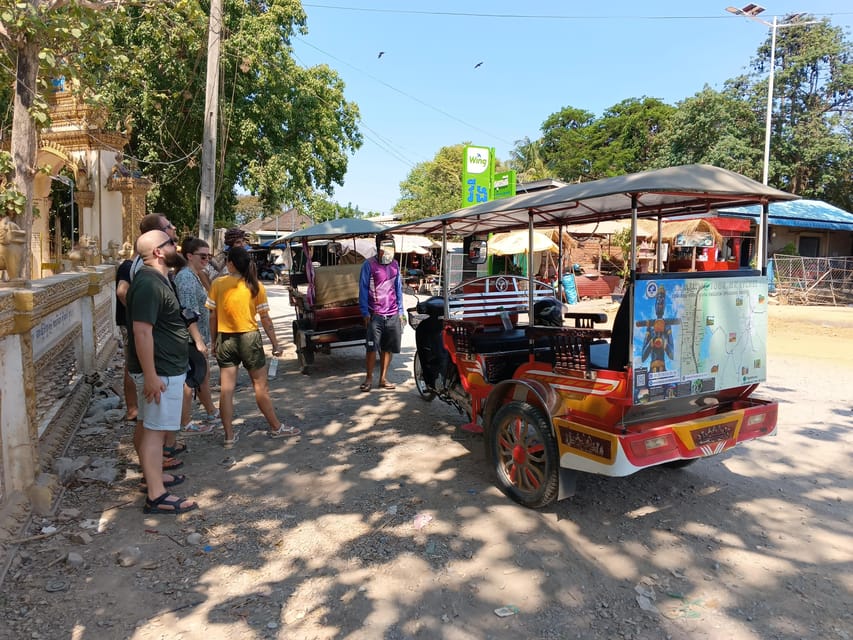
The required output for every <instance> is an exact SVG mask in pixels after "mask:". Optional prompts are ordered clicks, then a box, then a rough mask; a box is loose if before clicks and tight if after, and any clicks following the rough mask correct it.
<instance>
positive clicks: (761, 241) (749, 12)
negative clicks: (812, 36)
mask: <svg viewBox="0 0 853 640" xmlns="http://www.w3.org/2000/svg"><path fill="white" fill-rule="evenodd" d="M726 11H728V12H729V13H733V14H734V15H736V16H743V17H744V18H749V19H750V20H755V22H760V23H761V24H763V25H764V26H765V27H770V74H769V76H768V78H767V115H766V117H765V122H764V168H763V172H762V174H763V175H762V182H763V183H764V184H765V185H767V184H768V181H769V179H770V131H771V129H772V128H773V83H774V78H775V73H776V30H777V29H783V28H785V27H794V26H804V25H807V24H817V21H816V20H810V21H808V22H803V21H801V20H800V18H801V17H802V16H803V14H802V13H795V14H792V15H790V16H788V21H787V22H781V23H780V22H778V20H777V19H776V16H773V22H767V21H766V20H762V19H761V18H759V17H758V15H759V14H761V13H763V12H764V7H762V6H760V5H757V4H748V5H746V6H744V7H742V8H740V9H737V8H735V7H726ZM762 209H763V211H762V216H761V233H759V234H758V241H757V243H756V247H755V255H756V256H757V257H758V264H759V265H764V264H766V263H767V260H766V256H765V252H766V250H767V226H768V224H767V215H766V214H767V209H766V207H763V208H762Z"/></svg>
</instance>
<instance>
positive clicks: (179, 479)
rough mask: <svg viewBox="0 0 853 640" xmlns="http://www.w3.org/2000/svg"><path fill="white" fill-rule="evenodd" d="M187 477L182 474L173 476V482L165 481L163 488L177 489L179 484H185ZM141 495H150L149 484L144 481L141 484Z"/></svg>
mask: <svg viewBox="0 0 853 640" xmlns="http://www.w3.org/2000/svg"><path fill="white" fill-rule="evenodd" d="M186 479H187V477H186V476H185V475H184V474H182V473H175V474H173V475H172V479H171V480H163V486H164V487H166V488H167V489H168V488H169V487H177V486H178V485H179V484H183V482H184V480H186ZM139 493H148V484H147V483H146V482H145V480H143V481H142V482H140V483H139Z"/></svg>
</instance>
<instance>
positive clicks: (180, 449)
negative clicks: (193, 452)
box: [163, 442, 187, 458]
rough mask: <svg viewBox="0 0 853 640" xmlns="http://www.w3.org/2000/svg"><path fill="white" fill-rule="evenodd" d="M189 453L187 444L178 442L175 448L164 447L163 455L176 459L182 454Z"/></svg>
mask: <svg viewBox="0 0 853 640" xmlns="http://www.w3.org/2000/svg"><path fill="white" fill-rule="evenodd" d="M186 452H187V443H186V442H176V443H175V446H174V447H163V455H164V456H167V457H169V458H174V457H175V456H179V455H181V454H182V453H186Z"/></svg>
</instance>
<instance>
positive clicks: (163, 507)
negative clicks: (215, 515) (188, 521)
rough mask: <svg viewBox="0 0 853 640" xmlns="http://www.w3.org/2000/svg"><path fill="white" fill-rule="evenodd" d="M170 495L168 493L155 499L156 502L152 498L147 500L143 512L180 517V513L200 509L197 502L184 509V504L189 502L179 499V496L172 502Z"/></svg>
mask: <svg viewBox="0 0 853 640" xmlns="http://www.w3.org/2000/svg"><path fill="white" fill-rule="evenodd" d="M170 495H171V494H170V493H169V492H168V491H167V492H166V493H164V494H163V495H162V496H160V497H159V498H155V499H154V500H152V499H151V498H145V506H144V507H142V512H143V513H160V514H164V515H178V514H179V513H186V512H187V511H194V510H196V509H198V503H197V502H192V503H190V505H189V506H188V507H182V506H181V505H182V504H184V503H185V502H189V501H188V500H187V499H186V498H178V497H177V496H176V497H174V498H172V499H171V500H170V499H169V496H170Z"/></svg>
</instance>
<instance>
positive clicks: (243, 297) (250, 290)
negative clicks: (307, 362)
mask: <svg viewBox="0 0 853 640" xmlns="http://www.w3.org/2000/svg"><path fill="white" fill-rule="evenodd" d="M225 267H226V268H227V269H228V275H227V276H222V277H219V278H217V279H216V280H214V281H213V283H212V284H211V285H210V292H209V293H208V297H207V302H206V305H207V308H208V309H210V331H211V333H212V335H213V340H214V348H215V350H216V362H217V363H218V364H219V411H220V413H221V415H222V427H223V428H224V429H225V442H224V445H225V448H226V449H230V448H231V447H233V446H234V444H235V443H236V442H237V433H236V432H235V431H234V426H233V424H232V420H233V418H234V386H235V384H236V383H237V367H239V366H240V365H241V364H242V365H243V366H244V367H245V368H246V371H248V372H249V377H250V378H251V379H252V386H253V387H254V390H255V402H257V404H258V409H260V410H261V413H262V414H264V418H266V420H267V424H268V425H269V428H268V429H267V435H268V436H269V437H270V438H285V437H290V436H298V435H299V434H300V433H301V431H300V430H299V429H297V428H296V427H291V426H287V425H285V424H283V423H282V422H281V421H280V420H279V419H278V417H277V416H276V414H275V408H274V407H273V404H272V400H271V399H270V390H269V381H268V380H267V367H266V364H267V361H266V355H265V354H264V345H263V342H261V333H260V331H258V323H257V321H256V320H255V317H256V316H260V319H261V325H263V327H264V331H265V332H266V334H267V337H268V338H269V340H270V342H271V343H272V353H273V355H274V356H279V355H281V347H280V346H279V344H278V339H277V338H276V335H275V327H274V326H273V323H272V318H270V313H269V311H270V306H269V302H267V294H266V290H265V289H264V285H262V284H261V283H260V282H258V272H257V269H256V268H255V263H254V262H253V261H252V257H251V256H250V255H249V252H248V251H246V250H245V249H244V248H243V247H232V248H231V250H230V251H229V252H228V258H227V259H226V262H225Z"/></svg>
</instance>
